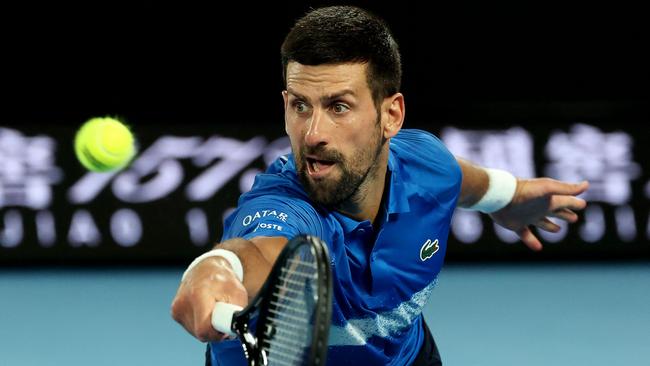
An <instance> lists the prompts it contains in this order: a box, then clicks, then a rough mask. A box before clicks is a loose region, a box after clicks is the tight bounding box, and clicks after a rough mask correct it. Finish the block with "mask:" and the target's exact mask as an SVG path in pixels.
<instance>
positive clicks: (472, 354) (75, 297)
mask: <svg viewBox="0 0 650 366" xmlns="http://www.w3.org/2000/svg"><path fill="white" fill-rule="evenodd" d="M181 273H182V269H181V268H170V269H160V268H156V269H151V268H143V269H137V270H134V269H43V270H37V269H29V270H21V269H4V270H0V365H2V366H13V365H25V366H28V365H66V366H77V365H79V366H81V365H84V366H87V365H93V366H100V365H111V366H113V365H157V366H162V365H202V364H203V352H204V345H203V344H202V343H200V342H198V341H196V340H194V339H193V338H192V337H190V336H189V335H188V334H186V333H185V331H184V330H183V329H182V328H181V327H180V326H179V325H178V324H176V323H175V322H174V321H173V320H172V319H171V317H170V315H169V313H170V310H169V307H170V303H171V300H172V297H173V296H174V293H175V291H176V287H177V284H178V280H179V278H180V275H181ZM425 316H426V318H427V321H428V323H429V326H430V327H431V330H432V333H433V334H434V336H435V337H436V341H437V343H438V346H439V348H440V352H441V354H442V357H443V361H444V364H445V365H449V366H457V365H458V366H460V365H462V366H472V365H489V366H491V365H495V366H496V365H499V366H507V365H517V366H519V365H527V366H537V365H539V366H541V365H544V366H546V365H555V366H562V365H566V366H576V365H590V366H598V365H603V366H604V365H608V366H609V365H627V366H632V365H638V366H647V365H650V263H648V264H640V263H636V264H618V263H613V264H602V263H601V264H568V263H561V264H526V265H516V266H512V265H496V264H487V265H486V264H465V265H447V266H446V267H445V268H444V269H443V272H442V273H441V275H440V282H439V284H438V287H437V289H436V291H434V294H433V296H432V298H431V300H430V302H429V304H428V306H427V307H426V310H425Z"/></svg>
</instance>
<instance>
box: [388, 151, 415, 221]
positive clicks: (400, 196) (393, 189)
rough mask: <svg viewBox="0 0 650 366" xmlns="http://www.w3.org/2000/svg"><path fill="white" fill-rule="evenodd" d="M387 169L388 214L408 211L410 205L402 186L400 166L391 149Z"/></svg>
mask: <svg viewBox="0 0 650 366" xmlns="http://www.w3.org/2000/svg"><path fill="white" fill-rule="evenodd" d="M388 170H389V171H390V186H389V187H387V188H388V189H389V194H388V214H389V215H390V214H394V213H403V212H410V211H411V206H410V205H409V199H408V196H407V194H406V189H405V187H404V179H403V177H402V173H401V166H400V163H399V161H398V160H397V158H396V157H395V155H394V154H393V151H392V150H389V152H388Z"/></svg>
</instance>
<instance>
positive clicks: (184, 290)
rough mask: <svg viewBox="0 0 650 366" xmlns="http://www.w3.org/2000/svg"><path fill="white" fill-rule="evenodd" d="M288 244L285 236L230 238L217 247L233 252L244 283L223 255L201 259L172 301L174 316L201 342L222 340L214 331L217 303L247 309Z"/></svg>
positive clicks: (183, 281) (219, 334)
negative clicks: (213, 314)
mask: <svg viewBox="0 0 650 366" xmlns="http://www.w3.org/2000/svg"><path fill="white" fill-rule="evenodd" d="M286 243H287V239H286V238H284V237H256V238H252V239H251V240H246V239H239V238H235V239H230V240H226V241H224V242H222V243H220V244H218V245H217V246H216V248H217V249H225V250H227V251H229V252H232V253H233V254H234V255H236V256H237V257H238V259H239V262H240V264H241V267H242V269H243V281H240V280H239V279H238V277H237V275H236V272H237V271H235V270H234V268H233V267H232V265H231V263H230V262H229V261H228V260H226V259H224V257H220V256H210V257H207V258H205V259H202V260H200V258H199V260H198V262H197V263H196V265H194V266H192V268H191V269H188V271H187V272H186V273H185V275H184V276H183V280H182V281H181V284H180V286H179V287H178V291H177V292H176V296H175V297H174V300H173V302H172V309H171V310H172V317H173V318H174V320H176V321H177V322H179V323H180V324H181V325H182V326H183V327H184V328H185V329H186V330H187V331H188V332H189V333H190V334H192V335H193V336H194V337H196V338H197V339H199V340H200V341H202V342H207V341H219V340H223V339H224V338H225V337H226V335H224V334H221V333H219V332H217V331H216V330H214V328H212V323H211V321H210V317H211V315H212V310H213V309H214V304H215V303H217V302H226V303H230V304H235V305H239V306H242V307H245V306H246V305H247V304H248V302H249V301H250V300H251V299H252V298H253V297H255V295H256V294H257V292H258V291H259V290H260V288H261V287H262V285H263V284H264V281H266V277H268V275H269V272H270V271H271V267H272V266H273V264H274V263H275V260H276V259H277V257H278V255H279V254H280V252H281V251H282V248H284V246H285V245H286Z"/></svg>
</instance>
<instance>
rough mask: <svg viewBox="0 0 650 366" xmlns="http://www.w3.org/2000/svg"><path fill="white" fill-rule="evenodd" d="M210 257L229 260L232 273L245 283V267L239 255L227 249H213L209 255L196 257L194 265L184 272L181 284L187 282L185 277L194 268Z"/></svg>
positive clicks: (191, 264)
mask: <svg viewBox="0 0 650 366" xmlns="http://www.w3.org/2000/svg"><path fill="white" fill-rule="evenodd" d="M209 257H221V258H223V259H225V260H227V261H228V263H230V267H231V268H232V271H233V272H235V276H237V279H238V280H239V281H240V282H244V267H243V266H242V264H241V261H240V260H239V257H237V254H235V253H233V252H231V251H229V250H225V249H212V250H211V251H209V252H207V253H203V254H201V255H200V256H198V257H196V259H194V260H193V261H192V263H190V265H189V266H188V267H187V269H186V270H185V272H183V277H182V279H181V282H182V281H183V280H185V276H187V274H188V273H189V272H190V271H191V270H192V269H193V268H194V267H196V265H197V264H199V262H201V261H202V260H204V259H206V258H209Z"/></svg>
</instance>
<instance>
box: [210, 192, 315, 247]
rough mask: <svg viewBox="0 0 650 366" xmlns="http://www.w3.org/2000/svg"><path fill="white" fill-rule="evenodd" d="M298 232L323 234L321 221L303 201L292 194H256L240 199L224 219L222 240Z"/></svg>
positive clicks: (292, 234)
mask: <svg viewBox="0 0 650 366" xmlns="http://www.w3.org/2000/svg"><path fill="white" fill-rule="evenodd" d="M299 234H309V235H316V236H318V237H322V236H323V225H322V220H321V217H320V215H319V214H318V212H317V211H316V210H315V209H314V208H313V207H312V206H311V205H310V204H309V203H308V202H306V201H304V200H301V199H299V198H295V197H280V196H258V197H255V198H253V199H251V200H248V201H245V202H241V203H240V206H239V207H238V208H237V209H236V210H235V211H234V212H233V213H232V214H231V215H230V216H229V217H228V218H227V219H226V221H225V223H224V232H223V236H222V241H224V240H227V239H231V238H244V239H251V238H254V237H257V236H284V237H286V238H287V239H291V238H292V237H294V236H296V235H299Z"/></svg>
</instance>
